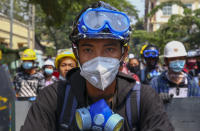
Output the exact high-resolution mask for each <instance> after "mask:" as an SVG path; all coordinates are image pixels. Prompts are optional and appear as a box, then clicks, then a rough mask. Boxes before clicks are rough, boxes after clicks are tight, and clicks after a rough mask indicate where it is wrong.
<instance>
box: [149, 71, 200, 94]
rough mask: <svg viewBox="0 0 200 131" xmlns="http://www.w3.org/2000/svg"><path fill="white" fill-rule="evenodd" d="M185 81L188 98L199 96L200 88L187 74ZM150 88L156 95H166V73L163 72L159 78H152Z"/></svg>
mask: <svg viewBox="0 0 200 131" xmlns="http://www.w3.org/2000/svg"><path fill="white" fill-rule="evenodd" d="M187 80H188V97H191V96H200V87H199V86H198V85H197V83H196V82H195V80H194V79H193V77H192V76H190V75H189V74H188V75H187ZM151 86H152V87H153V88H154V89H155V90H156V92H157V93H168V92H169V88H170V82H169V80H168V79H167V76H166V72H163V73H162V74H161V75H160V76H158V77H155V78H153V79H152V81H151Z"/></svg>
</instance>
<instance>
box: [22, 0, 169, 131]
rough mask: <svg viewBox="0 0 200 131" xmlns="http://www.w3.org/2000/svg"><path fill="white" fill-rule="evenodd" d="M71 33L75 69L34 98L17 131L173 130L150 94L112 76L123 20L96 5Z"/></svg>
mask: <svg viewBox="0 0 200 131" xmlns="http://www.w3.org/2000/svg"><path fill="white" fill-rule="evenodd" d="M84 18H85V19H84ZM83 19H84V20H83ZM86 25H87V27H86ZM111 25H112V26H111ZM72 29H73V30H72V33H71V35H70V40H71V41H72V43H73V45H72V46H73V50H74V53H76V56H77V60H78V62H79V63H80V69H79V68H75V69H72V70H70V71H69V72H68V73H67V79H66V82H65V81H59V83H56V84H53V85H52V87H50V88H45V89H44V90H43V92H42V93H40V96H39V98H38V99H37V101H36V102H35V103H34V104H33V105H32V107H31V108H30V110H29V113H28V116H27V119H26V121H25V125H24V126H23V129H22V131H55V130H60V131H61V130H62V131H64V130H66V131H78V130H94V131H100V130H102V131H103V130H104V131H106V130H108V131H119V130H120V131H133V130H137V131H150V130H151V131H158V130H159V131H173V127H172V125H171V124H170V122H169V120H168V117H167V115H166V113H165V111H164V107H163V104H162V102H161V101H160V99H159V96H158V95H157V94H156V92H155V91H154V90H153V89H152V88H150V87H149V86H145V85H140V84H138V83H137V82H136V81H135V80H134V79H132V77H130V76H128V75H126V74H123V73H121V72H118V70H119V67H120V62H121V61H124V59H125V54H126V53H127V47H125V46H124V44H126V43H127V42H128V41H129V39H130V33H128V32H129V31H130V30H131V26H130V20H129V17H128V16H127V15H126V14H125V13H123V12H120V11H118V10H117V9H116V8H114V7H112V6H110V5H109V4H107V3H104V2H102V1H99V2H96V3H94V4H92V5H90V6H88V8H86V9H84V10H83V11H82V12H81V13H80V14H79V15H78V17H77V19H76V21H75V22H74V25H73V27H72ZM88 106H89V107H90V108H88ZM90 109H91V110H90Z"/></svg>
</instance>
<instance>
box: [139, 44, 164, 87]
mask: <svg viewBox="0 0 200 131" xmlns="http://www.w3.org/2000/svg"><path fill="white" fill-rule="evenodd" d="M141 57H142V59H143V63H144V64H145V65H144V68H143V69H141V70H140V81H141V82H142V83H143V84H148V85H149V84H150V82H151V80H152V79H153V78H154V77H156V76H158V75H160V74H161V70H160V69H159V66H158V61H159V50H158V48H157V47H156V46H155V45H152V44H148V45H146V47H145V48H144V49H143V51H142V53H141Z"/></svg>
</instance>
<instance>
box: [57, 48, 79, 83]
mask: <svg viewBox="0 0 200 131" xmlns="http://www.w3.org/2000/svg"><path fill="white" fill-rule="evenodd" d="M55 66H56V69H57V70H58V72H59V80H66V74H67V72H68V71H69V70H71V69H72V68H75V67H77V66H78V63H77V60H76V58H75V56H74V53H73V52H72V50H71V49H66V50H64V51H63V52H61V53H60V54H59V55H57V57H56V60H55Z"/></svg>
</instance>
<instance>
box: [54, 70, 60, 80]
mask: <svg viewBox="0 0 200 131" xmlns="http://www.w3.org/2000/svg"><path fill="white" fill-rule="evenodd" d="M59 75H60V74H59V72H58V71H54V72H53V76H55V77H56V78H57V79H59Z"/></svg>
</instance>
